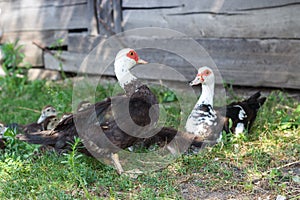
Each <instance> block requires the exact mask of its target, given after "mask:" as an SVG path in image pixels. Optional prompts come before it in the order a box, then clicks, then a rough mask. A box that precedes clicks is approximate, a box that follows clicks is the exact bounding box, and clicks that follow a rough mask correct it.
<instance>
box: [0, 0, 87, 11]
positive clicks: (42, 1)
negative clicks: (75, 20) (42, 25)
mask: <svg viewBox="0 0 300 200" xmlns="http://www.w3.org/2000/svg"><path fill="white" fill-rule="evenodd" d="M0 3H10V4H11V7H13V8H16V9H20V8H24V7H25V8H26V7H40V6H43V7H48V6H57V7H58V6H70V5H72V4H82V3H87V0H63V1H61V0H51V1H49V0H13V1H12V0H0Z"/></svg>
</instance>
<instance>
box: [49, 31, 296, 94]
mask: <svg viewBox="0 0 300 200" xmlns="http://www.w3.org/2000/svg"><path fill="white" fill-rule="evenodd" d="M75 38H76V37H75V36H74V38H73V39H75ZM77 40H78V41H80V39H79V38H77ZM96 40H97V41H101V39H99V38H97V37H94V38H91V37H82V41H81V43H82V44H85V45H84V46H81V49H80V51H84V52H89V51H90V50H91V49H92V48H93V47H94V46H95V45H96V44H97V43H96V42H95V41H96ZM197 42H198V43H199V44H200V45H201V48H203V52H200V56H197V54H198V53H199V52H193V51H194V50H193V48H191V45H189V47H190V48H183V49H182V52H184V53H185V54H184V55H188V56H178V55H177V54H175V53H171V52H172V51H169V52H167V51H164V50H161V49H163V48H160V49H159V48H156V49H155V48H154V49H153V48H148V49H147V48H146V49H141V50H138V53H139V55H140V57H142V58H143V59H145V60H147V61H149V62H151V63H159V64H161V65H150V66H149V65H147V66H139V67H137V68H135V69H134V70H133V72H134V73H136V74H137V76H139V77H140V78H146V79H164V80H175V81H186V80H191V79H192V78H193V77H194V75H195V72H196V69H195V67H200V66H203V65H208V66H214V63H215V64H216V66H218V69H219V71H220V73H221V75H222V76H223V78H224V80H225V81H226V82H228V83H233V84H234V85H244V86H270V87H278V88H281V87H282V88H296V89H300V68H299V65H300V57H299V53H300V41H298V40H275V39H270V40H260V39H247V40H246V39H205V38H203V39H198V40H197ZM123 43H124V44H126V45H128V44H130V46H131V47H134V48H138V47H140V48H143V47H146V46H148V47H149V46H150V47H151V45H152V46H155V44H160V45H163V46H164V45H165V46H168V48H169V49H178V47H184V46H188V45H187V44H186V40H185V39H176V40H175V39H153V38H150V39H149V38H138V39H137V38H127V39H126V40H123ZM128 46H129V45H128ZM112 47H114V48H112ZM120 48H123V47H122V45H119V46H118V45H110V47H109V48H108V49H107V51H103V52H104V53H101V51H99V52H98V54H96V53H95V52H96V51H97V50H99V49H100V48H96V49H95V50H93V51H92V54H93V53H94V57H90V58H89V59H90V60H92V61H90V65H88V66H86V68H84V69H81V70H82V71H83V72H86V73H91V74H101V73H102V72H103V74H106V75H114V72H113V66H112V62H113V59H114V56H115V55H116V53H117V51H118V50H119V49H120ZM102 50H103V49H102ZM87 54H88V53H85V54H83V53H72V52H64V54H63V55H62V56H63V58H65V59H66V63H64V70H66V71H72V72H77V71H78V69H79V67H80V65H81V62H82V61H83V59H84V58H85V56H87ZM192 64H193V65H194V66H195V67H192ZM45 65H46V68H49V69H58V68H59V67H58V66H59V65H58V61H57V60H55V59H52V58H50V56H49V55H45ZM108 65H109V67H108V68H107V69H106V70H103V69H104V68H106V66H108ZM166 66H171V67H172V69H173V70H174V71H175V72H174V73H173V72H170V70H168V72H167V73H166V71H165V70H166V69H167V67H166ZM168 69H169V68H168ZM177 72H178V73H177ZM181 75H183V76H181ZM218 81H219V83H220V82H221V79H219V80H218Z"/></svg>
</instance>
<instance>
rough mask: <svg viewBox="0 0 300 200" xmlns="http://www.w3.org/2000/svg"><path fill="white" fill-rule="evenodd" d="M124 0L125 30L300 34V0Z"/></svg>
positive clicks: (248, 35)
mask: <svg viewBox="0 0 300 200" xmlns="http://www.w3.org/2000/svg"><path fill="white" fill-rule="evenodd" d="M160 2H161V1H158V0H155V1H146V0H142V1H138V0H133V1H131V0H130V1H129V0H125V1H123V18H124V30H129V29H132V28H143V27H163V28H170V29H174V30H177V31H180V32H183V33H185V34H186V35H188V36H192V37H194V38H202V37H208V38H209V37H210V38H218V37H221V38H224V37H227V38H300V23H299V18H300V17H299V15H300V12H299V8H300V0H275V1H271V0H269V1H259V0H253V1H243V0H226V1H224V0H215V1H211V0H203V1H198V0H183V1H171V0H168V1H163V2H164V3H162V4H161V5H160Z"/></svg>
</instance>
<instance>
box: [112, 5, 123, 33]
mask: <svg viewBox="0 0 300 200" xmlns="http://www.w3.org/2000/svg"><path fill="white" fill-rule="evenodd" d="M113 10H114V11H113V18H114V31H115V33H120V32H122V25H121V22H122V9H121V1H119V0H113Z"/></svg>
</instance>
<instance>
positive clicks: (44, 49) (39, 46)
mask: <svg viewBox="0 0 300 200" xmlns="http://www.w3.org/2000/svg"><path fill="white" fill-rule="evenodd" d="M32 44H34V45H35V46H37V47H38V48H40V49H42V50H43V51H45V52H47V53H49V54H50V55H52V56H53V57H55V58H56V59H58V60H59V61H61V62H64V61H65V59H63V58H61V57H59V56H57V55H56V54H55V53H53V52H52V51H50V50H49V49H47V48H46V47H44V46H42V45H41V44H38V43H37V42H35V41H32Z"/></svg>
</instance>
